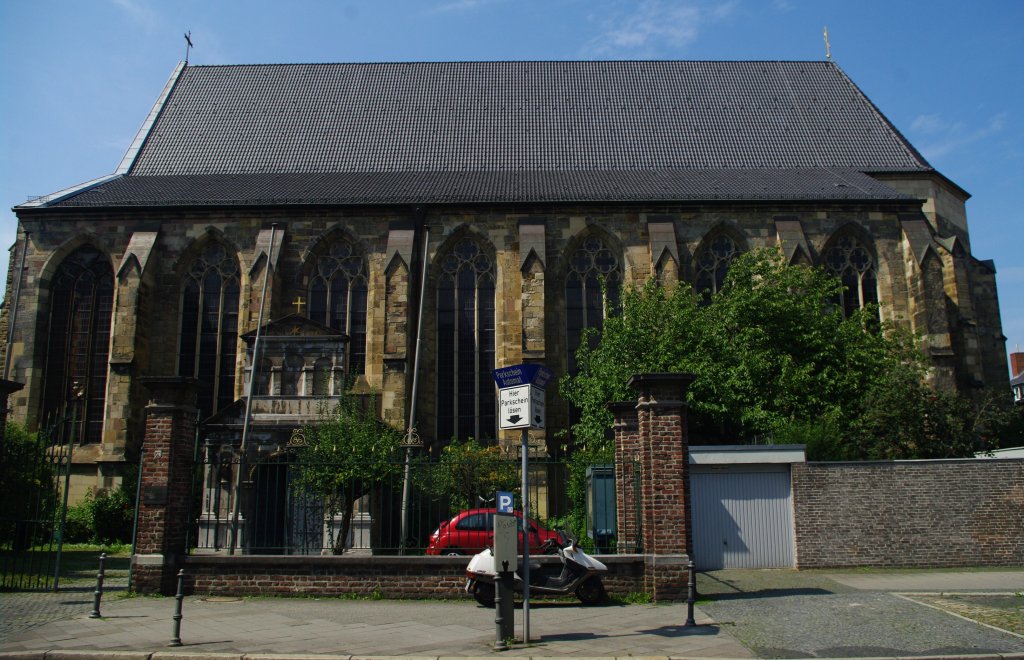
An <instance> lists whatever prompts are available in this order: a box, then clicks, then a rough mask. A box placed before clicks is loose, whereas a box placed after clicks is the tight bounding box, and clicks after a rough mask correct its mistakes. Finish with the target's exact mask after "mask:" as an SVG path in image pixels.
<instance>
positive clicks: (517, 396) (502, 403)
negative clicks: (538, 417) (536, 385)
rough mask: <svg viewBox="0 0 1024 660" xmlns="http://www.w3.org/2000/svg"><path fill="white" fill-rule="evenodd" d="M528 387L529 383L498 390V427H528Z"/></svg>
mask: <svg viewBox="0 0 1024 660" xmlns="http://www.w3.org/2000/svg"><path fill="white" fill-rule="evenodd" d="M530 389H531V387H530V386H529V385H520V386H518V387H506V388H505V389H503V390H498V415H499V416H500V417H499V420H500V421H499V423H498V428H500V429H525V428H529V427H530Z"/></svg>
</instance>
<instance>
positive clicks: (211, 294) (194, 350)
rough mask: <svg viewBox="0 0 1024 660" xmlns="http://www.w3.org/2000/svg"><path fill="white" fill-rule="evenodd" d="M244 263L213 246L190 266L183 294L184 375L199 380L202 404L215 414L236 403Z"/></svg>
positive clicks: (181, 360)
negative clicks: (240, 272)
mask: <svg viewBox="0 0 1024 660" xmlns="http://www.w3.org/2000/svg"><path fill="white" fill-rule="evenodd" d="M238 297H239V284H238V262H236V261H235V258H234V257H233V256H231V255H230V254H228V251H227V250H226V249H225V248H224V246H223V245H221V244H219V243H211V244H210V245H208V246H207V247H206V248H205V249H204V250H203V251H202V253H201V254H200V255H199V256H197V257H196V258H195V260H194V261H193V262H192V263H191V265H190V266H189V268H188V271H187V275H186V279H185V284H184V286H183V289H182V293H181V340H180V342H179V344H180V346H179V349H178V374H179V375H181V376H192V377H194V378H197V379H198V380H199V383H198V398H197V405H198V406H199V410H200V412H201V413H202V414H203V415H204V416H205V415H212V414H213V413H215V412H217V411H218V410H220V409H221V408H223V407H224V406H226V405H228V404H229V403H231V402H232V401H234V399H235V354H236V352H237V350H238Z"/></svg>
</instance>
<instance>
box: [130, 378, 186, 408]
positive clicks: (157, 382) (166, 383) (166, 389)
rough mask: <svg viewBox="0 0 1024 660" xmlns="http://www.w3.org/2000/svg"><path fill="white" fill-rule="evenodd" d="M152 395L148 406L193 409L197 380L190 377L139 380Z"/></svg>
mask: <svg viewBox="0 0 1024 660" xmlns="http://www.w3.org/2000/svg"><path fill="white" fill-rule="evenodd" d="M139 382H141V383H142V384H143V385H144V386H145V387H146V389H148V390H149V391H150V394H152V399H151V401H150V404H149V405H151V406H152V405H158V406H159V405H168V404H170V405H185V406H190V407H195V390H196V384H197V383H198V382H199V379H197V378H192V377H191V376H151V377H148V378H140V379H139Z"/></svg>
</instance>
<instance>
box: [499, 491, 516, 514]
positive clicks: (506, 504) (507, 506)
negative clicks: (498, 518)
mask: <svg viewBox="0 0 1024 660" xmlns="http://www.w3.org/2000/svg"><path fill="white" fill-rule="evenodd" d="M513 504H515V502H514V500H513V499H512V493H506V492H504V491H501V490H499V491H498V513H512V506H513Z"/></svg>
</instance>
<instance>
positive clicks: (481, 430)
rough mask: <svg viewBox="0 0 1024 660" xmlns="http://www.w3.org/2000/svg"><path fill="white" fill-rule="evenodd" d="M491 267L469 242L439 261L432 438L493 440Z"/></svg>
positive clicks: (462, 241) (492, 279)
mask: <svg viewBox="0 0 1024 660" xmlns="http://www.w3.org/2000/svg"><path fill="white" fill-rule="evenodd" d="M494 280H495V272H494V262H493V260H492V259H491V257H490V256H488V255H487V253H485V252H484V250H483V249H481V246H480V245H479V244H478V243H477V242H476V241H475V240H473V239H471V238H463V239H461V240H459V241H458V242H457V243H456V244H455V245H454V247H453V248H452V250H451V252H449V253H448V255H447V256H445V257H444V258H443V259H442V260H441V273H440V277H439V279H438V283H437V439H438V440H440V441H442V442H447V441H448V440H449V439H451V438H453V437H454V438H459V439H460V440H463V439H466V438H469V437H473V438H477V439H490V438H494V437H495V436H496V434H497V427H496V414H495V396H494V380H493V378H492V376H491V371H492V370H493V369H494Z"/></svg>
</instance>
